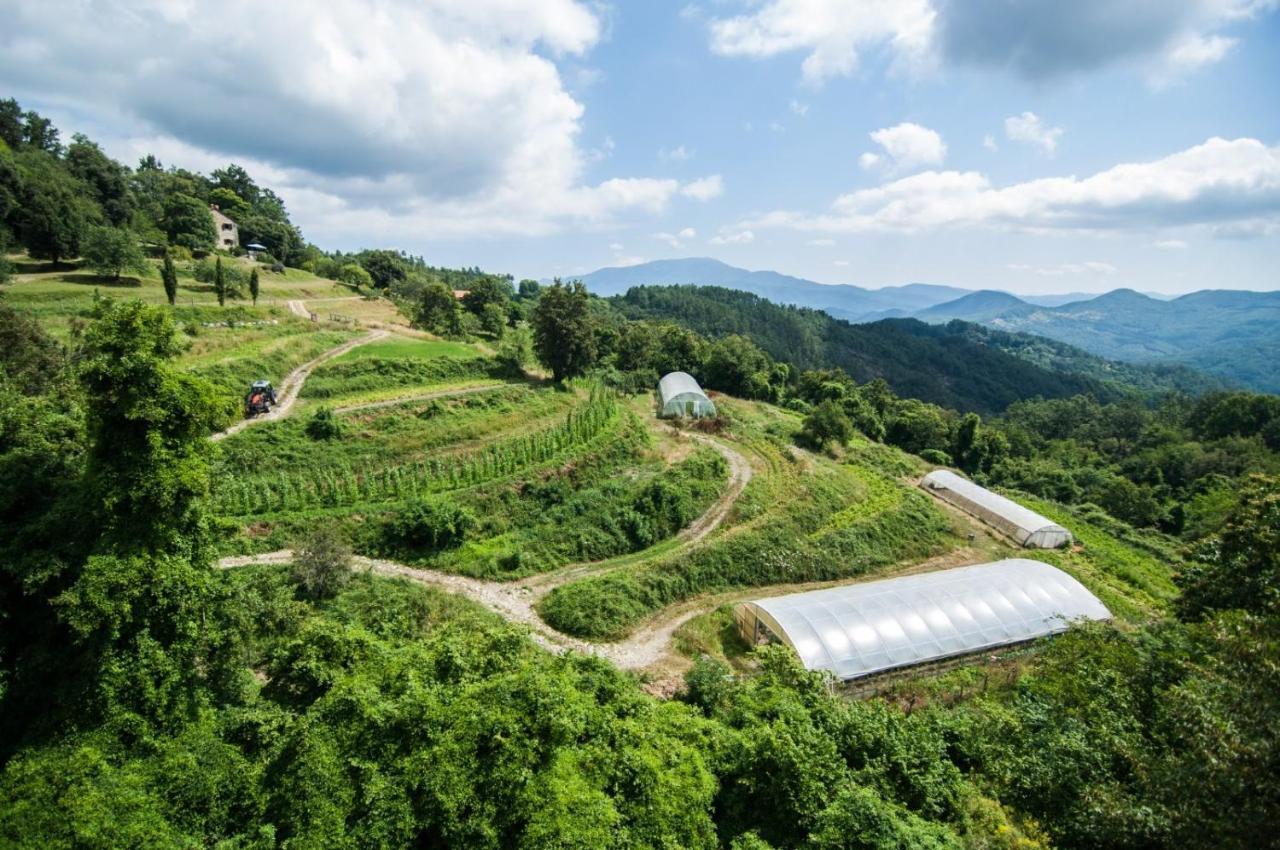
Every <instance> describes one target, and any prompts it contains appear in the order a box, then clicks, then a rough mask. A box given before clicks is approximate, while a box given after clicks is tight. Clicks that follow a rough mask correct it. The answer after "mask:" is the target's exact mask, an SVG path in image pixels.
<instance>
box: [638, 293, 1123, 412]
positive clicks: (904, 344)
mask: <svg viewBox="0 0 1280 850" xmlns="http://www.w3.org/2000/svg"><path fill="white" fill-rule="evenodd" d="M613 300H614V303H615V305H616V306H617V307H618V308H619V309H620V310H621V311H622V312H623V313H624V314H626V315H627V316H628V317H630V318H652V319H670V320H673V321H677V322H680V323H681V324H684V325H687V326H688V327H690V328H692V329H693V330H696V331H698V332H699V333H704V334H708V335H711V336H722V335H725V334H735V333H737V334H746V335H748V336H750V337H751V338H752V339H753V340H755V342H756V343H757V344H759V345H760V347H761V348H763V349H765V350H766V351H768V352H769V354H771V355H772V356H773V357H775V358H777V359H779V360H784V361H786V362H788V363H791V364H793V365H794V366H796V367H797V368H800V369H817V368H824V367H833V366H839V367H841V368H843V369H845V370H846V371H848V372H849V373H850V374H851V375H852V376H853V377H854V379H855V380H858V381H870V380H872V379H874V378H884V379H885V380H886V381H887V382H888V383H889V385H890V386H891V387H892V388H893V390H894V392H896V393H898V394H899V395H902V396H905V397H909V398H919V399H923V400H925V401H931V402H934V403H936V404H941V405H944V406H947V407H952V408H955V409H958V410H974V411H978V412H984V413H992V412H997V411H1001V410H1003V409H1004V408H1006V407H1008V406H1009V405H1010V404H1012V403H1013V402H1015V401H1018V400H1020V399H1024V398H1032V397H1034V396H1043V397H1045V398H1062V397H1067V396H1072V395H1076V394H1079V393H1094V394H1095V395H1098V396H1100V397H1104V398H1105V397H1111V396H1114V395H1115V392H1114V391H1113V390H1112V389H1111V388H1109V387H1108V386H1107V385H1106V384H1104V383H1103V382H1101V381H1098V380H1095V379H1093V378H1089V377H1085V376H1082V375H1076V374H1062V373H1058V372H1054V371H1052V370H1050V369H1047V368H1044V367H1043V366H1039V365H1036V364H1034V363H1031V362H1028V361H1026V360H1023V359H1021V358H1019V357H1015V356H1013V355H1011V354H1008V353H1006V352H1004V351H1001V350H999V349H998V348H991V347H988V346H986V345H984V344H982V343H980V342H976V341H974V340H973V339H970V338H969V337H968V336H967V335H966V334H965V333H963V332H962V331H959V330H957V329H953V328H949V327H946V326H941V327H939V326H934V325H927V324H925V323H923V322H919V321H916V320H914V319H885V320H882V321H879V322H874V323H871V324H865V325H853V324H850V323H849V322H846V321H842V320H840V319H834V318H832V317H831V316H828V315H826V314H825V313H823V312H820V311H818V310H811V309H805V308H798V307H787V306H780V305H778V304H773V303H771V302H769V301H767V300H765V299H763V298H760V297H758V296H756V295H753V294H751V293H747V292H739V291H735V290H731V289H724V288H721V287H694V286H677V287H638V288H636V289H632V290H630V291H629V292H628V293H627V294H626V295H624V296H621V297H618V298H615V299H613Z"/></svg>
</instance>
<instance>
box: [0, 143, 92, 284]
mask: <svg viewBox="0 0 1280 850" xmlns="http://www.w3.org/2000/svg"><path fill="white" fill-rule="evenodd" d="M13 162H14V165H15V166H16V169H15V176H16V177H17V179H18V187H17V190H18V191H17V201H18V203H17V205H16V208H15V209H14V210H13V211H12V212H11V213H10V227H11V229H12V230H13V233H14V235H15V236H16V237H17V239H18V242H19V243H20V244H21V245H22V247H24V248H26V249H27V252H28V253H29V254H30V255H31V256H33V257H38V258H46V259H49V260H52V261H53V262H54V263H55V264H56V263H58V262H59V261H60V260H63V259H66V258H69V257H74V256H76V255H77V254H79V252H80V241H81V240H82V239H83V238H84V236H85V233H86V231H88V229H89V227H90V225H91V224H93V223H94V222H95V221H96V220H97V219H98V217H99V213H98V210H97V209H96V208H95V207H94V206H93V204H92V202H90V201H89V200H88V199H87V198H86V197H85V194H84V191H83V184H82V183H80V181H79V180H77V179H76V178H75V177H74V176H72V175H71V174H70V173H69V172H67V171H66V170H65V169H64V168H62V167H61V164H60V163H59V161H58V160H57V159H55V158H54V157H53V156H51V155H50V154H49V153H47V152H46V151H44V150H38V149H27V150H21V151H18V152H17V153H16V154H15V155H14V157H13Z"/></svg>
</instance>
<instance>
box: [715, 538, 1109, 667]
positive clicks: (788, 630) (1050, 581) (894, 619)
mask: <svg viewBox="0 0 1280 850" xmlns="http://www.w3.org/2000/svg"><path fill="white" fill-rule="evenodd" d="M734 615H735V618H736V619H737V623H738V628H739V630H740V631H741V633H742V636H743V637H744V638H745V639H746V640H747V641H748V642H749V643H751V644H752V645H753V646H754V645H756V644H759V643H761V642H764V641H768V640H778V641H781V642H782V643H784V644H786V645H787V646H789V647H791V648H792V649H793V650H795V652H796V654H797V655H799V656H800V661H801V662H802V663H803V664H804V666H805V667H806V668H807V669H809V670H829V671H831V672H832V673H833V674H835V676H836V677H837V678H839V679H842V680H849V679H857V678H860V677H862V676H869V675H871V674H873V673H879V672H882V671H885V670H891V669H894V668H897V667H906V666H910V665H914V664H922V663H925V662H930V661H937V660H940V659H944V658H952V657H956V656H962V655H967V654H969V653H974V652H980V651H983V650H987V649H993V648H995V647H1000V646H1008V645H1010V644H1015V643H1021V642H1023V641H1028V640H1032V639H1034V638H1038V637H1042V636H1044V635H1050V634H1055V633H1057V632H1061V631H1065V630H1066V629H1067V627H1068V626H1069V625H1070V623H1071V622H1072V621H1074V620H1080V619H1084V620H1106V619H1110V617H1111V612H1110V611H1108V610H1107V608H1106V606H1104V605H1103V604H1102V603H1101V602H1099V601H1098V599H1097V597H1095V596H1094V595H1093V594H1092V593H1090V592H1089V591H1088V590H1086V589H1085V588H1084V586H1083V585H1081V584H1080V582H1078V581H1076V580H1075V579H1073V578H1072V577H1071V576H1069V575H1067V574H1066V573H1064V572H1062V571H1061V570H1059V569H1057V568H1056V567H1052V566H1050V565H1049V564H1045V563H1042V562H1040V561H1030V560H1026V559H1022V558H1012V559H1009V560H1005V561H996V562H994V563H990V564H978V565H975V566H971V567H957V568H955V569H950V570H939V571H937V572H932V573H923V574H920V575H913V576H902V577H900V578H890V579H882V580H880V581H871V582H863V583H861V584H851V585H845V586H843V587H833V588H829V589H827V590H815V591H811V592H809V593H795V594H791V595H789V596H775V597H773V598H771V599H758V600H756V601H754V602H747V603H745V604H743V605H739V606H738V608H737V609H736V610H735V612H734Z"/></svg>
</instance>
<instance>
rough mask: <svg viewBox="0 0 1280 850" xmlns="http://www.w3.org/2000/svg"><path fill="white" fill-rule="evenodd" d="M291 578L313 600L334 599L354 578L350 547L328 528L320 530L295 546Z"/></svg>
mask: <svg viewBox="0 0 1280 850" xmlns="http://www.w3.org/2000/svg"><path fill="white" fill-rule="evenodd" d="M290 575H291V577H292V578H293V581H294V583H295V584H297V585H298V588H299V589H300V590H301V591H302V593H303V595H305V596H307V597H309V598H311V599H328V598H330V597H332V596H335V595H336V594H337V593H338V591H339V590H341V589H342V586H343V585H344V584H346V583H347V579H349V578H350V577H351V547H349V546H348V545H347V544H346V542H345V541H344V540H343V539H342V538H341V537H339V536H338V534H337V532H335V531H334V530H333V529H332V528H330V527H328V526H323V525H322V526H318V527H317V528H316V529H315V530H313V531H312V532H311V533H310V534H308V535H307V536H306V537H304V538H303V539H302V540H300V541H299V542H298V543H297V544H296V545H295V546H294V552H293V566H292V569H291V570H290Z"/></svg>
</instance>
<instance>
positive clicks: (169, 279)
mask: <svg viewBox="0 0 1280 850" xmlns="http://www.w3.org/2000/svg"><path fill="white" fill-rule="evenodd" d="M160 279H161V280H162V281H163V282H164V295H165V297H166V298H168V299H169V306H170V307H172V306H173V304H174V302H175V301H177V299H178V270H177V269H175V268H174V267H173V257H171V256H169V254H168V253H167V252H166V253H165V255H164V268H162V269H161V270H160Z"/></svg>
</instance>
